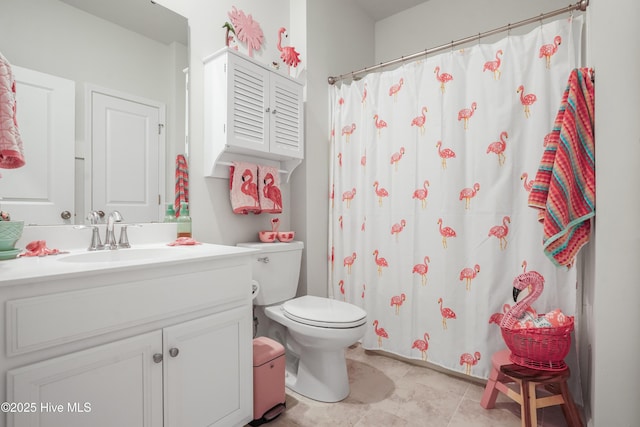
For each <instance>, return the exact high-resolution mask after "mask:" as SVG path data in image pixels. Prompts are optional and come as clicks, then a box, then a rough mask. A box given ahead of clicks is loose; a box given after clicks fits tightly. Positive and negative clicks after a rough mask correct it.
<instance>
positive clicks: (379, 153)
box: [328, 17, 582, 378]
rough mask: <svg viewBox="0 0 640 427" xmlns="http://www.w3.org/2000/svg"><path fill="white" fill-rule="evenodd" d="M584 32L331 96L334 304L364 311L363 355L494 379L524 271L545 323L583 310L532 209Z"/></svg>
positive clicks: (472, 53) (410, 67)
mask: <svg viewBox="0 0 640 427" xmlns="http://www.w3.org/2000/svg"><path fill="white" fill-rule="evenodd" d="M581 28H582V19H581V17H576V18H574V17H572V18H571V19H562V20H558V21H554V22H550V23H547V24H544V25H543V24H541V25H540V26H539V27H537V28H535V29H534V30H532V31H531V32H529V33H528V34H526V35H521V36H514V35H507V36H506V37H505V38H503V39H502V40H500V41H498V42H496V43H493V44H477V45H474V46H472V47H469V48H465V49H460V50H458V49H452V50H451V51H449V52H445V53H442V54H439V55H437V56H430V57H427V58H425V59H423V60H419V61H415V62H411V63H405V64H404V65H402V66H401V67H399V68H397V69H394V70H391V71H386V72H381V73H375V74H369V75H367V76H366V77H365V78H363V79H362V80H359V81H356V82H353V83H351V84H343V85H341V86H340V87H331V89H330V90H331V109H332V115H331V120H332V132H331V150H332V154H331V155H332V162H331V178H330V179H331V182H330V186H331V187H330V190H331V194H330V199H331V200H330V215H329V218H330V225H329V229H330V237H329V251H330V266H329V269H330V273H329V278H330V279H329V284H328V286H329V295H330V296H331V297H333V298H335V299H339V300H344V301H347V302H350V303H353V304H356V305H358V306H360V307H362V308H363V309H365V310H366V311H367V315H368V318H367V330H366V333H365V336H364V338H363V340H362V345H363V347H364V348H365V349H372V350H384V351H386V352H390V353H394V354H397V355H400V356H403V357H406V358H413V359H419V360H426V361H429V362H431V363H434V364H436V365H439V366H441V367H444V368H446V369H449V370H453V371H458V372H460V373H464V374H467V375H471V376H474V377H480V378H486V377H487V376H488V374H489V372H490V369H491V355H492V354H493V353H494V352H495V351H497V350H500V349H502V348H504V347H505V344H504V342H503V340H502V337H501V334H500V328H499V326H498V323H499V319H500V317H501V315H502V314H503V313H504V310H506V308H507V305H513V304H514V302H513V299H512V282H513V279H514V278H515V277H516V276H517V275H518V274H520V273H522V272H524V271H532V270H535V271H538V272H539V273H541V274H542V275H543V276H544V278H545V288H544V292H543V293H542V296H541V297H540V298H539V299H538V300H537V302H536V303H534V304H533V307H534V308H535V309H536V310H537V311H538V312H540V313H543V312H547V311H551V310H553V309H556V308H560V309H561V310H562V311H563V312H564V313H565V314H569V315H572V314H574V312H575V305H576V268H575V267H572V268H570V269H567V268H557V267H555V266H554V265H553V264H552V263H551V261H550V260H549V259H547V258H546V257H545V255H544V253H543V250H542V226H541V224H540V223H539V222H538V219H537V211H536V210H535V209H532V208H530V207H528V205H527V198H528V194H529V191H530V189H531V186H532V180H533V178H534V177H535V173H536V171H537V168H538V166H539V163H540V159H541V155H542V153H543V150H544V144H545V136H546V135H547V134H548V133H549V132H551V129H552V125H553V121H554V118H555V115H556V113H557V110H558V107H559V104H560V100H561V97H562V93H563V91H564V88H565V87H566V84H567V79H568V77H569V74H570V72H571V70H572V69H573V68H575V67H576V66H577V64H579V52H580V40H581Z"/></svg>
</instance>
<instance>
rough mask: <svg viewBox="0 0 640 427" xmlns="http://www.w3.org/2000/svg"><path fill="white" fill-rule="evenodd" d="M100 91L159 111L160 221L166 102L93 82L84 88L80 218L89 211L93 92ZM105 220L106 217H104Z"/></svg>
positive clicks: (162, 204)
mask: <svg viewBox="0 0 640 427" xmlns="http://www.w3.org/2000/svg"><path fill="white" fill-rule="evenodd" d="M94 93H100V94H103V95H107V96H111V97H114V98H122V99H124V100H127V101H131V102H136V103H139V104H145V105H148V106H151V107H155V108H157V109H158V111H159V120H160V123H161V124H163V127H162V132H160V133H159V135H158V150H159V152H158V163H159V164H158V181H159V182H158V194H159V195H160V203H159V204H158V221H160V220H161V219H162V217H163V215H164V206H165V204H166V199H167V195H166V173H167V172H166V169H167V166H166V155H167V153H166V152H167V141H166V135H167V126H166V122H167V120H166V114H167V107H166V104H164V103H162V102H159V101H155V100H151V99H148V98H144V97H141V96H137V95H132V94H130V93H126V92H123V91H119V90H114V89H108V88H105V87H102V86H98V85H94V84H86V85H85V90H84V110H85V118H84V123H85V126H84V144H83V149H84V156H83V158H84V191H83V195H84V212H82V218H83V221H82V222H81V224H82V223H84V219H85V218H86V216H87V214H88V212H90V211H91V200H92V195H91V191H92V188H93V178H92V176H93V174H92V167H93V166H92V165H93V150H92V146H93V137H92V135H93V121H92V117H93V102H92V99H93V94H94ZM108 214H109V212H105V215H108ZM105 221H106V217H105Z"/></svg>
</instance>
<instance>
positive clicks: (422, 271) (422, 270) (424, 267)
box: [412, 256, 431, 286]
mask: <svg viewBox="0 0 640 427" xmlns="http://www.w3.org/2000/svg"><path fill="white" fill-rule="evenodd" d="M430 262H431V259H429V257H428V256H425V257H424V264H416V265H414V266H413V271H412V273H418V274H419V275H420V276H421V278H422V286H425V285H426V284H427V273H428V272H429V263H430Z"/></svg>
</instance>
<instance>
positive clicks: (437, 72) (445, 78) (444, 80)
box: [433, 67, 453, 94]
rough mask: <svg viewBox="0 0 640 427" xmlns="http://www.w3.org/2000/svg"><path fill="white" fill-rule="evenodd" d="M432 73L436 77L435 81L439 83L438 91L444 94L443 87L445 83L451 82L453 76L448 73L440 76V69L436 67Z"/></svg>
mask: <svg viewBox="0 0 640 427" xmlns="http://www.w3.org/2000/svg"><path fill="white" fill-rule="evenodd" d="M433 72H434V73H435V75H436V79H437V80H438V81H439V82H440V90H441V91H442V93H443V94H444V91H445V88H444V85H445V83H448V82H450V81H451V80H453V76H452V75H451V74H449V73H442V74H440V67H436V69H435V70H433Z"/></svg>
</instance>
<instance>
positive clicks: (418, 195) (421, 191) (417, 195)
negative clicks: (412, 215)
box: [412, 179, 429, 209]
mask: <svg viewBox="0 0 640 427" xmlns="http://www.w3.org/2000/svg"><path fill="white" fill-rule="evenodd" d="M428 186H429V180H428V179H425V181H424V182H423V183H422V187H423V188H418V189H416V190H415V191H414V192H413V197H412V198H413V199H418V200H420V202H422V209H424V208H426V207H427V196H428V195H429V190H428V189H427V187H428Z"/></svg>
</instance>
